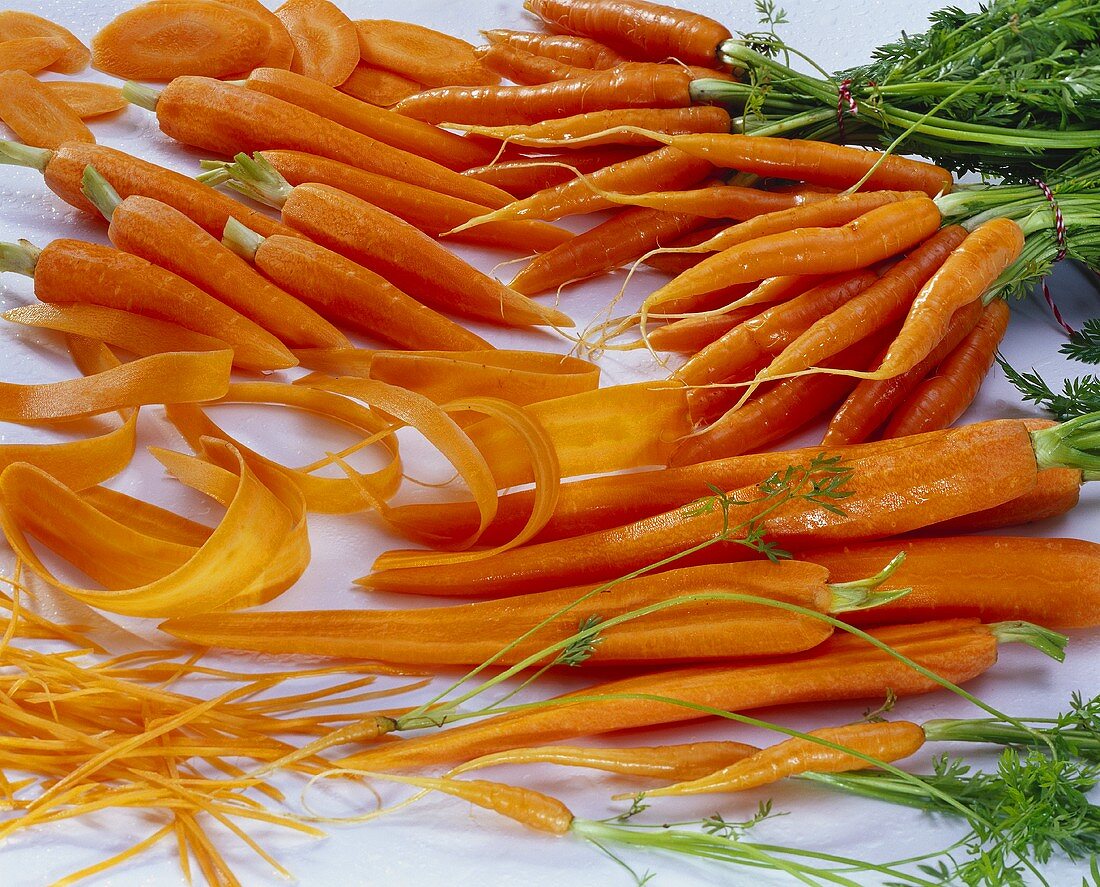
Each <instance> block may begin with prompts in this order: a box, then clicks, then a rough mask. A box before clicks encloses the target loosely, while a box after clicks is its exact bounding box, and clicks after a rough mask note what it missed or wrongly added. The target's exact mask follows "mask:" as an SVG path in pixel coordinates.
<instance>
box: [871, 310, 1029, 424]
mask: <svg viewBox="0 0 1100 887" xmlns="http://www.w3.org/2000/svg"><path fill="white" fill-rule="evenodd" d="M960 310H961V309H960ZM1008 318H1009V309H1008V303H1007V302H1005V301H1004V300H1003V299H997V300H996V301H995V302H993V303H991V304H990V305H988V306H986V308H985V310H984V311H983V312H982V313H981V319H980V320H979V321H978V323H977V326H976V327H974V328H973V329H972V330H971V331H970V332H969V333H968V334H967V336H966V338H965V339H963V341H962V342H960V343H959V345H958V346H957V347H956V348H954V349H953V350H952V351H951V353H950V354H948V355H947V357H946V358H944V360H943V362H942V363H941V364H940V365H939V366H938V367H937V368H936V372H935V375H934V376H931V377H930V378H928V379H926V380H925V381H924V382H923V383H921V385H920V386H919V387H918V388H917V390H916V391H914V392H913V394H912V395H911V396H910V397H909V399H908V400H906V401H905V403H903V404H902V405H901V406H900V407H898V409H897V411H896V412H895V413H894V415H893V416H891V418H890V422H889V423H888V424H887V426H886V429H885V430H884V431H883V436H884V437H903V436H904V435H907V434H919V433H920V432H922V431H935V430H936V429H938V428H946V427H947V426H948V425H951V424H953V423H954V422H955V421H956V420H957V419H958V418H959V417H960V416H962V414H963V413H965V412H966V409H967V407H969V406H970V404H971V403H973V402H974V398H975V397H976V396H977V394H978V389H979V388H981V387H982V382H983V381H984V380H985V377H986V374H987V373H988V372H989V369H990V367H992V366H993V359H994V357H995V356H996V354H997V346H999V345H1000V344H1001V340H1002V339H1003V338H1004V335H1005V332H1006V331H1007V329H1008ZM950 329H951V328H950V327H948V334H950Z"/></svg>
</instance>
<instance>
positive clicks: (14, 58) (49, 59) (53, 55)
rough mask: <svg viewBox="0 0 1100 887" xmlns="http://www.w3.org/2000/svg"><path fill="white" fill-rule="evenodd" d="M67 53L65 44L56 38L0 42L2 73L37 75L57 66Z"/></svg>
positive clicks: (30, 38) (19, 39)
mask: <svg viewBox="0 0 1100 887" xmlns="http://www.w3.org/2000/svg"><path fill="white" fill-rule="evenodd" d="M65 51H66V48H65V44H64V43H63V42H62V41H60V40H58V39H57V38H56V37H17V38H15V39H13V40H3V41H0V71H25V72H26V73H28V74H36V73H38V72H39V71H41V70H42V69H43V68H48V67H49V66H50V65H53V64H55V63H56V62H57V61H58V60H59V59H60V58H61V57H62V56H63V55H64V54H65Z"/></svg>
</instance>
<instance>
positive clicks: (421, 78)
mask: <svg viewBox="0 0 1100 887" xmlns="http://www.w3.org/2000/svg"><path fill="white" fill-rule="evenodd" d="M355 27H356V28H357V29H358V33H359V53H360V55H361V56H362V59H363V62H364V63H366V64H368V65H372V66H374V67H377V68H383V69H385V70H387V71H393V72H394V73H395V74H400V75H401V76H403V77H408V78H409V79H410V80H415V81H416V82H417V83H423V84H424V85H425V86H427V87H435V86H453V85H459V86H481V85H486V86H487V85H492V84H495V83H500V77H498V76H497V75H496V74H494V73H493V72H492V71H490V70H488V69H487V68H486V67H485V66H484V65H483V64H482V63H481V62H480V61H479V60H478V58H477V57H476V55H475V54H474V48H473V46H471V45H470V44H469V43H467V42H466V41H464V40H459V39H458V38H457V37H451V36H449V35H447V34H441V33H440V32H439V31H433V30H432V29H431V28H425V27H423V26H422V25H414V24H411V23H409V22H395V21H389V20H386V19H360V20H359V21H357V22H356V23H355Z"/></svg>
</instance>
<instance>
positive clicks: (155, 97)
mask: <svg viewBox="0 0 1100 887" xmlns="http://www.w3.org/2000/svg"><path fill="white" fill-rule="evenodd" d="M122 97H123V98H124V99H126V101H128V102H129V103H130V104H131V105H137V106H138V107H139V108H144V109H145V110H146V111H152V112H153V113H156V110H157V102H158V101H160V92H159V91H158V90H155V89H153V88H152V87H150V86H145V85H143V84H141V83H135V82H134V81H133V80H127V81H126V82H125V83H124V84H123V85H122Z"/></svg>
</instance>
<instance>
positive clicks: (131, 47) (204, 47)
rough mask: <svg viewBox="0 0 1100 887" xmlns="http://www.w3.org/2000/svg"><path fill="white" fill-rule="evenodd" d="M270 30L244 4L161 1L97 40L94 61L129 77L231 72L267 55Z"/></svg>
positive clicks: (245, 68)
mask: <svg viewBox="0 0 1100 887" xmlns="http://www.w3.org/2000/svg"><path fill="white" fill-rule="evenodd" d="M271 41H272V37H271V32H270V29H269V28H268V27H267V26H266V25H265V24H264V22H263V21H262V20H261V19H260V18H259V17H258V16H256V15H254V14H252V13H251V12H248V11H247V10H245V9H239V8H237V7H235V6H230V5H228V4H226V3H220V2H210V0H156V2H152V3H144V4H142V5H141V6H135V7H134V8H133V9H130V10H128V11H126V12H124V13H122V15H120V16H118V18H116V19H115V20H114V21H112V22H110V23H109V24H108V25H107V26H106V27H105V28H104V29H103V30H102V31H100V32H99V33H98V34H96V35H95V37H94V38H93V39H92V64H93V65H94V66H95V67H96V68H97V69H99V70H100V71H105V72H106V73H108V74H113V75H115V76H116V77H125V78H126V79H129V80H172V79H174V78H176V77H180V76H184V75H188V74H192V75H197V76H204V77H227V76H229V75H233V74H241V73H244V72H247V71H251V70H252V69H253V68H255V67H256V66H257V65H260V64H262V63H263V62H264V60H265V59H266V58H267V56H268V53H269V52H270V50H271Z"/></svg>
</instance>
